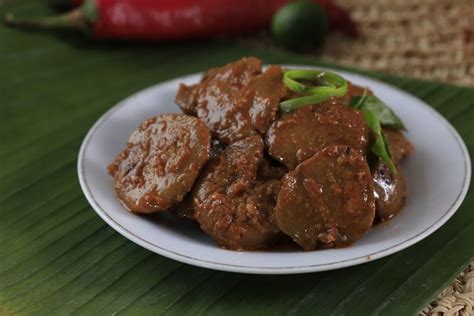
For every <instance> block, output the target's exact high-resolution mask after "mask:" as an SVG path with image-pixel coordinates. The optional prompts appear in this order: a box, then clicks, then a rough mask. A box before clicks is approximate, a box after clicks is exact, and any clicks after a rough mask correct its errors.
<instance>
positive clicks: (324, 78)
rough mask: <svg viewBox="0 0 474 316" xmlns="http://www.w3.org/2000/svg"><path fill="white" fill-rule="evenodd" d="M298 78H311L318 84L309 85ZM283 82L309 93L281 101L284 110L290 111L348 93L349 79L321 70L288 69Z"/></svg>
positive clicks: (290, 87)
mask: <svg viewBox="0 0 474 316" xmlns="http://www.w3.org/2000/svg"><path fill="white" fill-rule="evenodd" d="M297 80H310V81H315V82H316V83H318V84H319V85H318V86H308V85H306V84H303V83H301V82H298V81H297ZM283 83H284V84H285V85H286V86H287V87H288V88H289V89H290V90H292V91H295V92H298V93H304V94H307V95H306V96H302V97H298V98H294V99H290V100H286V101H283V102H281V103H280V105H279V108H280V110H282V111H285V112H290V111H293V110H296V109H298V108H300V107H302V106H306V105H312V104H317V103H321V102H323V101H326V100H327V99H329V98H331V97H342V96H344V95H345V94H346V93H347V81H346V80H345V79H344V78H342V77H341V76H339V75H337V74H335V73H332V72H328V71H320V70H307V69H304V70H287V71H285V73H284V75H283Z"/></svg>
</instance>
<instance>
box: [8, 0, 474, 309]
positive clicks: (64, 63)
mask: <svg viewBox="0 0 474 316" xmlns="http://www.w3.org/2000/svg"><path fill="white" fill-rule="evenodd" d="M10 9H14V10H15V12H16V13H17V14H19V15H20V14H21V15H23V16H26V15H41V14H47V13H50V12H49V11H48V9H46V6H45V5H44V4H42V3H40V2H35V1H18V2H16V3H13V4H7V5H4V6H3V7H2V8H0V14H2V15H3V14H4V13H5V12H6V11H7V10H10ZM249 55H254V56H258V57H260V58H262V59H263V60H264V62H266V63H295V64H314V65H323V66H324V65H326V66H328V65H327V64H324V63H320V62H318V61H316V60H314V59H311V58H309V57H303V56H301V55H296V54H291V53H288V52H282V51H275V50H269V49H262V48H256V47H252V46H246V45H243V44H239V43H235V42H222V41H220V42H216V41H207V42H204V41H201V42H186V43H169V44H144V43H142V44H140V43H133V44H131V43H128V44H124V43H115V42H108V43H103V42H97V41H91V40H89V39H87V38H85V37H82V36H77V35H75V34H69V33H61V34H44V33H36V32H33V33H31V32H30V33H27V32H23V31H19V30H14V29H7V28H5V27H3V26H2V27H0V75H1V77H0V166H1V168H0V178H1V181H0V219H1V220H0V314H18V315H29V314H34V315H56V314H60V315H62V314H70V313H74V314H82V315H105V314H115V313H118V314H124V315H132V314H140V315H149V314H170V315H198V314H211V315H214V314H215V315H219V314H226V315H228V314H231V315H245V314H249V315H269V314H272V315H274V314H295V315H296V314H297V315H299V314H312V315H372V314H374V315H376V314H379V315H410V314H412V315H413V314H416V313H417V312H419V311H420V310H421V309H423V308H424V306H426V304H428V303H430V301H431V300H432V299H433V298H434V297H436V295H437V294H438V293H439V292H440V291H441V290H442V289H443V288H444V287H445V286H447V285H448V284H449V282H450V281H452V280H453V278H454V277H455V276H456V275H457V274H458V273H459V272H460V271H461V270H462V269H463V268H464V267H465V266H466V264H468V263H469V262H470V261H471V260H473V259H474V246H473V245H474V244H473V241H474V212H473V206H474V194H473V192H472V190H470V191H469V193H468V195H467V197H466V200H465V202H464V203H463V205H462V206H461V208H460V209H459V210H458V212H457V213H456V214H455V215H454V216H453V218H451V219H450V220H449V221H448V223H446V224H445V225H444V226H443V227H442V228H441V229H439V230H438V231H437V232H436V233H434V234H433V235H431V236H430V237H428V238H426V239H425V240H423V241H422V242H420V243H418V244H416V245H414V246H412V247H410V248H408V249H406V250H403V251H401V252H399V253H397V254H394V255H392V256H389V257H387V258H384V259H381V260H377V261H374V262H370V263H367V264H363V265H360V266H355V267H350V268H345V269H340V270H335V271H329V272H321V273H312V274H306V275H289V276H268V275H267V276H264V275H261V276H259V275H244V274H234V273H225V272H217V271H212V270H206V269H201V268H197V267H192V266H188V265H184V264H181V263H178V262H175V261H172V260H170V259H167V258H164V257H161V256H159V255H156V254H154V253H151V252H149V251H147V250H145V249H143V248H140V247H139V246H137V245H135V244H133V243H132V242H130V241H128V240H127V239H125V238H123V237H122V236H120V235H119V234H118V233H116V232H115V231H113V230H112V229H111V228H109V227H108V226H107V225H106V224H105V223H104V222H103V221H102V220H101V219H100V218H99V217H98V216H97V215H96V214H95V212H94V211H93V210H92V209H91V207H90V206H89V205H88V203H87V202H86V200H85V198H84V197H83V195H82V193H81V189H80V187H79V183H78V180H77V176H76V158H77V154H78V150H79V146H80V144H81V141H82V139H83V137H84V136H85V134H86V132H87V131H88V129H89V128H90V127H91V125H92V124H93V123H94V122H95V121H96V120H97V119H98V118H99V117H100V115H101V114H103V113H104V112H105V111H106V110H107V109H109V108H110V107H111V106H113V105H114V104H116V103H117V102H118V101H120V100H121V99H123V98H125V97H127V96H128V95H130V94H132V93H134V92H137V91H139V90H141V89H142V88H145V87H147V86H150V85H153V84H155V83H158V82H160V81H164V80H167V79H171V78H174V77H177V76H180V75H184V74H187V73H192V72H197V71H202V70H204V69H207V68H209V67H212V66H216V65H220V64H224V63H226V62H229V61H231V60H234V59H237V58H240V57H242V56H249ZM329 66H332V67H337V66H335V65H329ZM352 71H356V70H352ZM364 73H365V74H367V75H370V76H372V77H376V78H378V79H380V80H383V81H386V82H389V83H391V84H394V85H396V86H398V87H400V88H402V89H404V90H407V91H409V92H410V93H413V94H415V95H416V96H418V97H420V98H422V99H423V100H425V101H426V102H428V103H429V104H431V105H432V106H433V107H435V108H436V110H437V111H439V112H440V113H442V114H443V115H444V116H445V117H446V118H447V119H448V120H449V121H450V122H451V123H452V124H453V125H454V126H455V127H456V129H457V130H458V131H459V132H460V134H461V135H462V137H463V138H464V140H465V142H466V144H467V146H468V149H469V151H470V153H471V155H472V153H473V150H474V124H472V122H473V121H474V89H472V88H463V87H456V86H452V85H449V84H442V83H437V82H428V81H420V80H413V79H409V78H402V77H394V76H389V75H384V74H379V73H368V72H364Z"/></svg>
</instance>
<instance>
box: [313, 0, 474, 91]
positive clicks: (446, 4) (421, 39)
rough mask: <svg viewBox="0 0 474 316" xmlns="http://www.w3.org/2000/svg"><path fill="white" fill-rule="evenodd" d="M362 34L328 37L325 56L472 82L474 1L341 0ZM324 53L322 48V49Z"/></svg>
mask: <svg viewBox="0 0 474 316" xmlns="http://www.w3.org/2000/svg"><path fill="white" fill-rule="evenodd" d="M339 3H340V4H341V5H343V6H344V7H346V8H348V9H349V10H350V12H351V15H352V16H353V18H354V20H356V22H357V23H358V25H359V27H360V30H361V33H362V35H361V37H360V38H358V39H356V40H353V41H351V40H347V39H346V38H342V36H338V35H336V34H334V35H331V36H330V37H329V38H328V41H327V43H326V45H325V46H324V47H323V49H322V58H323V59H325V60H329V61H334V62H337V63H339V64H344V65H350V66H357V67H360V68H366V69H370V70H376V71H382V72H387V73H392V74H397V75H405V76H410V77H415V78H422V79H428V80H438V81H444V82H449V83H454V84H459V85H469V86H474V12H473V1H472V0H423V1H413V0H377V1H373V0H340V1H339ZM319 56H321V52H319Z"/></svg>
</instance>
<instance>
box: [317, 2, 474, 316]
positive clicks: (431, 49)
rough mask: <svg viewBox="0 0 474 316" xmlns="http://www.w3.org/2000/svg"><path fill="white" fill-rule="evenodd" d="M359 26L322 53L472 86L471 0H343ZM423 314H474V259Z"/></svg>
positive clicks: (380, 68)
mask: <svg viewBox="0 0 474 316" xmlns="http://www.w3.org/2000/svg"><path fill="white" fill-rule="evenodd" d="M339 3H340V4H341V5H342V6H344V7H346V8H347V9H348V10H350V12H351V15H352V16H353V18H354V20H355V21H356V22H357V24H358V26H359V27H360V30H361V37H360V38H358V39H356V40H347V39H346V38H343V37H342V36H340V35H338V34H333V35H331V36H329V38H328V40H327V42H326V44H325V45H324V47H323V48H322V52H317V54H318V56H322V57H323V59H325V60H328V61H331V62H335V63H338V64H344V65H347V66H355V67H359V68H365V69H369V70H375V71H383V72H387V73H393V74H397V75H403V76H411V77H416V78H421V79H428V80H438V81H444V82H450V83H455V84H460V85H468V86H474V22H473V20H474V17H473V15H474V11H473V1H472V0H424V1H412V0H378V1H373V0H341V1H339ZM420 315H443V316H444V315H446V316H447V315H453V316H458V315H459V316H461V315H463V316H464V315H474V262H473V263H471V265H470V266H469V267H467V268H466V270H465V271H464V272H463V273H461V274H460V275H459V276H458V277H457V278H456V279H455V281H454V282H453V283H452V284H451V285H450V286H449V287H447V288H446V289H444V290H443V291H442V292H441V293H440V294H439V295H438V297H437V299H436V300H435V301H434V302H432V303H431V304H430V305H428V306H427V307H426V308H425V309H424V310H423V311H422V312H421V313H420Z"/></svg>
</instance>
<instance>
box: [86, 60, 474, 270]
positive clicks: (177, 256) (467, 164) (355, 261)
mask: <svg viewBox="0 0 474 316" xmlns="http://www.w3.org/2000/svg"><path fill="white" fill-rule="evenodd" d="M282 67H287V68H290V67H291V68H306V69H320V70H329V71H335V72H337V73H339V74H341V75H343V76H344V75H345V74H349V75H350V76H353V77H359V78H361V79H363V80H370V81H374V82H377V83H378V84H380V85H382V86H384V87H385V88H389V89H392V90H395V91H397V92H398V93H401V94H403V95H404V96H405V97H408V98H411V99H413V100H414V101H415V102H416V103H418V105H420V106H423V107H424V108H425V109H427V110H428V111H429V112H431V114H432V115H434V116H435V117H436V118H437V119H438V121H439V122H440V123H441V124H443V125H444V126H445V127H446V128H447V130H448V131H449V132H450V133H451V135H452V136H453V137H454V139H455V140H456V143H457V145H458V146H459V148H460V150H461V153H462V158H463V161H464V170H465V172H464V178H463V182H462V187H461V190H460V191H459V192H458V195H457V196H456V198H455V199H454V201H453V202H452V203H451V205H450V206H449V207H448V208H447V209H446V210H445V211H444V213H443V215H442V216H441V217H439V218H438V219H437V220H436V222H434V223H433V224H431V225H430V226H428V227H427V228H426V229H425V230H423V231H422V232H419V233H418V234H416V235H415V236H412V237H411V238H409V239H406V240H404V241H402V242H399V243H398V244H396V245H392V246H390V247H388V248H386V249H382V250H378V251H376V252H374V253H371V254H369V255H364V256H361V257H356V258H351V259H345V260H340V261H337V262H330V263H322V264H314V265H304V266H285V267H264V266H250V265H239V264H227V263H220V262H215V261H209V260H203V259H198V258H194V257H190V256H187V255H185V254H182V253H177V252H175V251H172V250H169V249H166V248H163V247H161V246H159V245H156V244H154V243H152V242H150V241H148V240H146V239H143V238H142V237H140V236H138V235H136V234H135V233H134V232H131V231H130V230H128V229H127V228H125V227H124V226H122V225H121V224H120V223H118V222H117V221H115V220H114V219H113V218H112V217H111V216H110V215H108V214H107V212H106V210H105V209H104V208H103V207H102V206H101V205H100V204H99V203H98V202H97V200H96V199H95V197H94V195H93V193H92V190H91V189H90V187H89V184H88V183H87V180H86V176H85V166H84V162H85V159H84V157H85V154H86V151H87V148H88V145H89V143H90V141H91V140H92V138H93V136H94V133H95V131H96V130H97V129H98V128H99V127H100V126H101V125H102V124H103V123H104V122H105V121H106V120H107V119H108V118H109V117H110V116H111V115H112V114H113V113H114V112H116V111H117V110H119V109H120V108H122V107H123V106H125V105H126V104H127V103H128V102H127V101H129V100H130V99H133V98H134V97H136V96H137V95H139V94H142V93H144V92H146V91H148V90H152V89H155V88H157V87H158V86H161V85H165V84H168V83H171V82H173V81H176V80H177V79H182V80H184V79H185V78H187V77H193V76H198V75H202V73H203V72H196V73H191V74H186V75H183V76H179V77H175V78H171V79H169V80H165V81H162V82H159V83H156V84H153V85H151V86H149V87H146V88H144V89H141V90H139V91H137V92H135V93H133V94H131V95H129V96H128V97H126V98H124V99H122V100H121V101H120V102H118V103H117V104H115V105H114V106H112V107H111V108H110V109H108V110H107V111H106V112H105V113H103V114H102V115H101V116H100V118H99V119H98V120H97V121H96V122H95V123H94V124H93V125H92V127H91V128H90V129H89V131H88V132H87V134H86V136H85V137H84V140H83V141H82V143H81V147H80V149H79V154H78V158H77V173H78V179H79V183H80V186H81V190H82V192H83V194H84V196H85V197H86V199H87V201H88V202H89V204H90V205H91V206H92V208H93V209H94V211H95V212H96V213H97V214H98V215H99V217H101V218H102V220H104V221H105V222H106V223H107V224H108V225H109V226H111V227H112V228H113V229H114V230H115V231H116V232H118V233H119V234H121V235H122V236H123V237H125V238H127V239H129V240H130V241H132V242H134V243H135V244H137V245H139V246H141V247H143V248H145V249H148V250H150V251H152V252H154V253H157V254H159V255H162V256H165V257H167V258H170V259H173V260H176V261H179V262H183V263H186V264H190V265H194V266H198V267H201V268H207V269H214V270H219V271H226V272H238V273H249V274H298V273H308V272H317V271H325V270H333V269H340V268H344V267H348V266H354V265H359V264H362V263H365V262H370V261H373V260H377V259H380V258H383V257H385V256H388V255H391V254H393V253H396V252H398V251H401V250H403V249H405V248H408V247H410V246H412V245H414V244H415V243H417V242H419V241H421V240H423V239H424V238H426V237H428V236H429V235H431V234H432V233H434V232H435V231H436V230H438V229H439V228H440V227H441V226H443V225H444V224H445V223H446V222H447V221H448V220H449V219H450V218H451V217H452V216H453V215H454V213H455V212H456V211H457V210H458V209H459V207H460V206H461V204H462V202H463V201H464V198H465V197H466V194H467V192H468V190H469V186H470V181H471V158H470V156H469V151H468V150H467V147H466V144H465V143H464V140H463V139H462V137H461V136H460V135H459V133H458V131H457V130H456V129H455V128H454V126H452V124H451V123H450V122H449V121H448V120H447V119H446V118H444V117H443V116H442V115H441V114H440V113H439V112H438V111H436V110H435V109H434V108H433V107H431V106H430V105H428V104H427V103H426V102H424V101H423V100H421V99H420V98H418V97H416V96H414V95H413V94H411V93H408V92H406V91H404V90H403V89H401V88H398V87H396V86H394V85H392V84H389V83H386V82H383V81H381V80H379V79H377V78H372V77H369V76H365V75H361V74H359V73H354V72H351V71H346V70H340V69H337V68H332V67H318V66H311V65H296V64H282Z"/></svg>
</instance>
